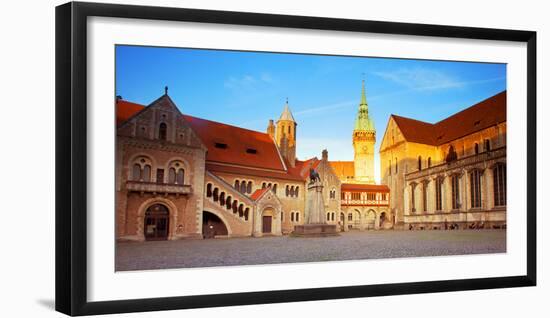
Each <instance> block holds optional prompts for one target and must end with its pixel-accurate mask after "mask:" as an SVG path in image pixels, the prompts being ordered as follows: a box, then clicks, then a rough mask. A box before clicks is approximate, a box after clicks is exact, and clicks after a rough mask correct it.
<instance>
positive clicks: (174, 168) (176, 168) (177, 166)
mask: <svg viewBox="0 0 550 318" xmlns="http://www.w3.org/2000/svg"><path fill="white" fill-rule="evenodd" d="M183 167H184V164H183V162H181V161H179V160H175V161H172V162H170V164H169V165H168V183H170V184H183V182H184V175H185V170H183Z"/></svg>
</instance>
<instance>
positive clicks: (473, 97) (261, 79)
mask: <svg viewBox="0 0 550 318" xmlns="http://www.w3.org/2000/svg"><path fill="white" fill-rule="evenodd" d="M363 78H365V83H366V91H367V102H368V104H369V114H371V116H373V118H374V122H375V126H376V130H377V145H376V149H378V147H379V144H380V141H381V140H382V137H383V135H384V129H385V127H386V124H387V121H388V118H389V116H390V114H397V115H401V116H406V117H411V118H415V119H418V120H423V121H427V122H437V121H439V120H441V119H443V118H445V117H447V116H449V115H451V114H453V113H456V112H458V111H460V110H462V109H464V108H467V107H468V106H471V105H473V104H474V103H476V102H478V101H481V100H483V99H485V98H487V97H490V96H492V95H494V94H496V93H498V92H501V91H503V90H505V89H506V65H505V64H488V63H468V62H447V61H428V60H426V61H425V60H406V59H392V58H367V57H345V56H322V55H303V54H281V53H260V52H240V51H220V50H198V49H179V48H155V47H136V46H117V47H116V94H117V95H121V96H122V97H123V98H124V99H125V100H128V101H132V102H136V103H142V104H146V105H147V104H149V103H150V102H152V101H153V100H155V99H156V98H158V97H159V96H160V95H162V94H163V93H164V86H165V85H167V86H168V87H169V95H170V97H171V98H172V99H173V100H174V102H175V103H176V104H177V105H178V107H179V108H180V110H181V112H183V113H186V114H189V115H193V116H197V117H202V118H206V119H210V120H214V121H220V122H224V123H227V124H231V125H236V126H240V127H243V128H248V129H253V130H260V131H265V128H266V126H267V122H268V120H269V119H275V120H277V119H278V117H279V115H280V113H281V111H282V109H283V106H284V103H285V100H286V98H287V97H288V100H289V105H290V108H291V110H292V112H293V114H294V117H295V119H296V121H297V122H298V128H297V129H298V130H297V134H298V137H297V155H298V158H300V159H305V158H310V157H312V156H318V157H320V155H321V150H322V149H323V148H327V149H328V151H329V158H330V160H353V148H352V144H351V134H352V130H353V123H354V119H355V115H356V112H357V107H358V104H359V100H360V97H361V80H362V79H363ZM375 161H376V165H378V155H377V156H376V158H375ZM378 170H379V169H378V168H377V169H376V172H377V174H378Z"/></svg>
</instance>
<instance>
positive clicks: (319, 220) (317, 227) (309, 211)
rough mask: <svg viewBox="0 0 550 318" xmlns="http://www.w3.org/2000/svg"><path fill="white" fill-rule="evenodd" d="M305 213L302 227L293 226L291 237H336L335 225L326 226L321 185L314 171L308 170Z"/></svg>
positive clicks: (319, 178) (317, 174)
mask: <svg viewBox="0 0 550 318" xmlns="http://www.w3.org/2000/svg"><path fill="white" fill-rule="evenodd" d="M306 198H307V201H306V211H305V218H304V221H305V222H304V224H303V225H296V226H294V231H293V232H292V236H298V237H319V236H336V235H338V233H337V231H336V224H327V221H326V213H325V203H324V202H323V184H322V182H321V177H320V176H319V173H318V172H317V171H315V169H309V183H308V185H307V193H306Z"/></svg>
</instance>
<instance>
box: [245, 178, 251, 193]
mask: <svg viewBox="0 0 550 318" xmlns="http://www.w3.org/2000/svg"><path fill="white" fill-rule="evenodd" d="M246 193H252V181H248V185H247V186H246Z"/></svg>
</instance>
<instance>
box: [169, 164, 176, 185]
mask: <svg viewBox="0 0 550 318" xmlns="http://www.w3.org/2000/svg"><path fill="white" fill-rule="evenodd" d="M168 183H176V169H174V168H170V170H168Z"/></svg>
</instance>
